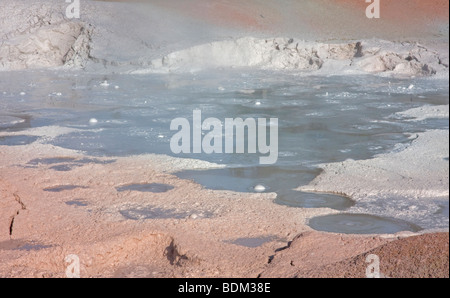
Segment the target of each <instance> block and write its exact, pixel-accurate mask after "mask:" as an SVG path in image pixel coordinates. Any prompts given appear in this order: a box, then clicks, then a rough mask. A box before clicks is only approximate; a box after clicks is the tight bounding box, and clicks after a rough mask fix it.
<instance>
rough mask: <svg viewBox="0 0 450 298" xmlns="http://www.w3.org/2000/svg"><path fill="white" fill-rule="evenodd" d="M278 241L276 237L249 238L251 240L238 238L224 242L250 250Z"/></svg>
mask: <svg viewBox="0 0 450 298" xmlns="http://www.w3.org/2000/svg"><path fill="white" fill-rule="evenodd" d="M276 240H280V239H279V238H278V237H277V236H262V237H251V238H238V239H234V240H229V241H225V242H227V243H231V244H235V245H239V246H245V247H250V248H255V247H260V246H262V245H264V244H265V243H268V242H272V241H276Z"/></svg>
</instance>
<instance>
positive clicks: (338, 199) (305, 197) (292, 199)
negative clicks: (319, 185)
mask: <svg viewBox="0 0 450 298" xmlns="http://www.w3.org/2000/svg"><path fill="white" fill-rule="evenodd" d="M275 203H278V204H280V205H287V206H290V207H300V208H331V209H335V210H347V209H348V208H350V207H352V206H353V205H355V202H354V201H353V200H351V199H350V198H348V197H345V196H339V195H334V194H325V193H314V192H301V191H291V192H288V193H287V194H282V195H279V196H277V198H276V200H275Z"/></svg>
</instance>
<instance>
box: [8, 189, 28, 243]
mask: <svg viewBox="0 0 450 298" xmlns="http://www.w3.org/2000/svg"><path fill="white" fill-rule="evenodd" d="M13 196H14V199H15V200H16V202H17V203H19V205H20V209H19V210H17V211H16V213H15V215H13V216H12V218H11V221H10V224H9V237H10V239H11V238H12V235H13V230H14V220H15V219H16V217H17V216H18V215H19V214H20V211H22V210H26V209H27V207H26V206H25V204H24V203H23V202H22V199H21V198H20V197H19V195H18V194H16V193H14V194H13Z"/></svg>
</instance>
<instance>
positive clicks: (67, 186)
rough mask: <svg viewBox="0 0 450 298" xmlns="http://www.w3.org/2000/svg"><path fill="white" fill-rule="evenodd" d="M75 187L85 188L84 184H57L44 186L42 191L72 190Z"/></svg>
mask: <svg viewBox="0 0 450 298" xmlns="http://www.w3.org/2000/svg"><path fill="white" fill-rule="evenodd" d="M77 188H82V189H86V188H87V187H86V186H79V185H59V186H53V187H47V188H44V191H48V192H62V191H66V190H74V189H77Z"/></svg>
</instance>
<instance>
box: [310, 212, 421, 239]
mask: <svg viewBox="0 0 450 298" xmlns="http://www.w3.org/2000/svg"><path fill="white" fill-rule="evenodd" d="M309 226H310V227H311V228H313V229H314V230H318V231H323V232H332V233H343V234H394V233H398V232H401V231H410V232H418V231H420V230H422V228H421V227H419V226H417V225H415V224H412V223H409V222H406V221H402V220H398V219H394V218H388V217H380V216H374V215H368V214H350V213H347V214H332V215H325V216H318V217H314V218H312V219H310V221H309Z"/></svg>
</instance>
